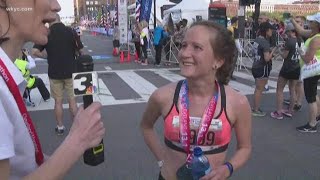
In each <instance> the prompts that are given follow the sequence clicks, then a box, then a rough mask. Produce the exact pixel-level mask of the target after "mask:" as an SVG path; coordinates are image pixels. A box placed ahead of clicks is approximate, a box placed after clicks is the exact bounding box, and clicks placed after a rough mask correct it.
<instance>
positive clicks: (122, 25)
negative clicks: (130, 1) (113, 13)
mask: <svg viewBox="0 0 320 180" xmlns="http://www.w3.org/2000/svg"><path fill="white" fill-rule="evenodd" d="M118 18H119V19H118V22H119V30H120V44H127V43H128V11H127V0H118Z"/></svg>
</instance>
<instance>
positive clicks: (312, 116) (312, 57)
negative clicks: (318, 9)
mask: <svg viewBox="0 0 320 180" xmlns="http://www.w3.org/2000/svg"><path fill="white" fill-rule="evenodd" d="M307 20H308V23H309V27H310V31H311V33H310V37H309V38H308V39H307V40H306V42H305V43H304V47H303V49H301V50H300V51H298V52H299V54H300V57H301V59H300V66H301V67H302V66H303V65H304V64H309V63H310V62H312V61H320V13H316V14H314V15H310V16H307ZM319 79H320V74H318V75H316V76H313V77H309V78H306V79H303V88H304V93H305V97H306V100H307V102H308V107H309V117H308V119H309V122H308V123H307V124H305V125H303V126H299V127H297V128H296V129H297V130H298V131H300V132H303V133H314V132H317V125H318V123H319V122H320V116H319V115H320V100H319V96H318V95H317V86H318V81H319Z"/></svg>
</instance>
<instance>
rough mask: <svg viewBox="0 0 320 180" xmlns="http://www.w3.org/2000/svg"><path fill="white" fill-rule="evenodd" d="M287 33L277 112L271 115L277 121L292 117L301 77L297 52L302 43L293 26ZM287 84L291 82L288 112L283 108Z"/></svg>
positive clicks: (289, 25)
mask: <svg viewBox="0 0 320 180" xmlns="http://www.w3.org/2000/svg"><path fill="white" fill-rule="evenodd" d="M285 33H286V34H287V37H288V39H287V40H286V42H285V45H284V49H283V51H282V53H281V56H282V58H284V61H283V65H282V68H281V70H280V73H279V77H278V82H277V101H276V105H277V110H276V111H274V112H272V113H271V117H272V118H275V119H283V115H285V116H287V117H292V114H293V109H294V103H295V101H296V100H295V98H296V94H295V87H296V84H297V81H298V80H299V76H300V66H299V54H298V51H297V50H298V48H300V47H301V42H300V43H299V41H298V39H297V32H296V31H295V28H294V26H293V24H291V23H289V24H287V25H286V27H285ZM287 82H289V92H290V106H289V108H288V110H284V109H283V107H282V104H283V90H284V87H285V86H286V84H287Z"/></svg>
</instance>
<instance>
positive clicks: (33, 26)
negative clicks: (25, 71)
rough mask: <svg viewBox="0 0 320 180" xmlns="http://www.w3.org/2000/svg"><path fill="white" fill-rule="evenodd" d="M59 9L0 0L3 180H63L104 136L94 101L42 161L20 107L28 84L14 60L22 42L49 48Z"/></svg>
mask: <svg viewBox="0 0 320 180" xmlns="http://www.w3.org/2000/svg"><path fill="white" fill-rule="evenodd" d="M7 5H10V6H9V7H28V8H32V11H20V12H11V11H7V8H8V6H7ZM60 9H61V8H60V5H59V3H58V2H57V0H37V1H34V0H24V1H16V0H6V1H0V22H1V23H0V29H1V30H2V31H0V69H1V70H0V147H1V148H0V179H1V180H8V179H9V180H18V179H23V180H43V179H46V180H56V179H63V177H64V176H65V175H66V173H67V172H68V171H69V170H70V169H71V168H72V166H73V165H74V164H75V163H76V162H77V161H78V160H79V159H80V157H82V155H83V153H84V152H85V150H87V149H89V148H92V147H95V146H97V145H98V144H99V143H100V142H101V140H102V138H103V136H104V134H105V128H104V127H103V121H102V120H101V113H100V109H101V104H100V103H96V102H95V103H93V104H91V105H90V106H89V107H88V108H86V109H85V110H84V109H83V108H82V107H81V108H79V110H78V112H77V115H76V116H75V118H74V121H73V124H72V128H71V130H70V132H69V134H68V136H67V137H66V138H65V140H64V141H63V142H62V143H61V145H60V146H59V147H58V148H57V149H56V150H55V151H54V152H53V154H52V155H51V156H50V157H48V159H44V155H43V152H42V149H41V144H40V141H39V137H38V135H37V132H36V130H35V127H34V125H33V122H32V119H31V117H30V115H29V114H28V111H27V109H26V107H25V105H24V103H23V99H22V93H23V91H24V90H25V87H26V82H25V80H24V78H23V76H22V74H21V72H20V71H19V70H18V68H16V67H15V65H14V61H15V60H16V58H18V57H19V53H20V51H21V48H22V47H23V45H24V43H26V42H30V41H31V42H34V43H36V44H41V45H45V44H47V42H48V34H49V29H48V28H46V26H45V23H51V22H53V21H55V19H56V13H57V12H58V11H60ZM41 118H42V119H41V120H44V121H45V120H46V117H41ZM48 143H49V142H48Z"/></svg>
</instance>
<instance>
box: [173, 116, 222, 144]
mask: <svg viewBox="0 0 320 180" xmlns="http://www.w3.org/2000/svg"><path fill="white" fill-rule="evenodd" d="M200 123H201V118H199V117H190V132H191V139H190V144H191V145H193V144H195V143H196V140H197V136H198V129H199V127H200ZM172 126H173V127H175V128H178V127H180V121H179V116H174V117H173V120H172ZM221 130H222V121H221V120H220V119H212V121H211V124H210V126H209V131H208V132H207V134H206V136H205V138H204V139H203V140H202V141H201V142H200V144H199V145H200V146H204V145H206V146H212V145H214V137H215V132H218V131H221Z"/></svg>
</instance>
